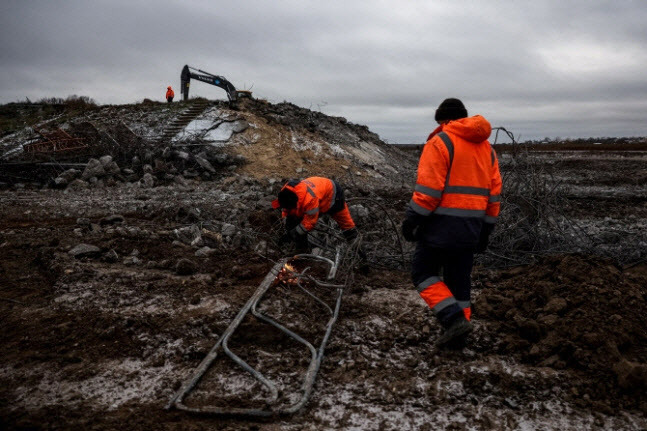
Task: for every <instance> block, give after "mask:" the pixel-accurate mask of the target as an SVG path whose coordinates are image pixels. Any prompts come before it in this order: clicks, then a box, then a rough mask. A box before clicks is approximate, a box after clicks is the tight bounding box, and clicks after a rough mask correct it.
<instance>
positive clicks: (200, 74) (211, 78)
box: [180, 65, 252, 102]
mask: <svg viewBox="0 0 647 431" xmlns="http://www.w3.org/2000/svg"><path fill="white" fill-rule="evenodd" d="M191 78H193V79H197V80H198V81H202V82H206V83H207V84H211V85H215V86H216V87H220V88H222V89H223V90H225V91H226V92H227V98H228V99H229V101H230V102H235V101H237V100H238V99H240V98H244V97H247V98H251V97H252V92H251V91H245V90H236V87H234V84H232V83H231V82H229V81H227V79H225V78H224V77H223V76H218V75H214V74H212V73H209V72H205V71H204V70H200V69H196V68H194V67H191V66H188V65H185V66H184V67H183V68H182V75H181V76H180V79H181V82H182V86H181V91H182V94H183V95H184V98H183V100H188V99H189V84H190V82H191Z"/></svg>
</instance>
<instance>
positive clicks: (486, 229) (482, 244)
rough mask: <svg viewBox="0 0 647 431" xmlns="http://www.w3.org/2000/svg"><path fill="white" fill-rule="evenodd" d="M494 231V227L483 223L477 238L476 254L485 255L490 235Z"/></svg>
mask: <svg viewBox="0 0 647 431" xmlns="http://www.w3.org/2000/svg"><path fill="white" fill-rule="evenodd" d="M493 230H494V225H493V224H492V223H483V227H482V228H481V235H480V236H479V242H478V244H476V253H485V250H487V246H488V243H489V242H490V234H491V233H492V231H493Z"/></svg>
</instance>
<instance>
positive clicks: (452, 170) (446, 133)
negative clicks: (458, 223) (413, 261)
mask: <svg viewBox="0 0 647 431" xmlns="http://www.w3.org/2000/svg"><path fill="white" fill-rule="evenodd" d="M491 131H492V127H491V126H490V123H489V122H488V121H487V120H486V119H485V118H483V117H482V116H480V115H475V116H473V117H468V118H461V119H459V120H453V121H450V122H449V123H447V124H443V125H441V126H439V127H438V128H437V129H436V130H435V131H434V132H433V133H432V134H431V135H430V139H429V140H428V141H427V143H426V144H425V147H424V149H423V151H422V155H421V156H420V162H419V164H418V178H417V180H416V186H415V189H414V192H413V198H412V199H411V201H410V202H409V207H410V209H411V210H413V211H414V212H416V213H418V214H420V215H422V216H429V215H432V214H435V215H438V216H448V217H451V218H455V217H457V218H461V219H468V220H471V221H477V220H478V222H479V230H480V223H482V222H486V223H495V222H496V219H497V217H498V215H499V210H500V205H501V203H500V200H501V196H500V195H501V174H500V172H499V162H498V160H497V157H496V153H495V152H494V149H493V148H492V146H491V145H490V143H489V142H488V141H487V139H488V137H489V136H490V133H491ZM465 221H467V220H465ZM463 225H465V223H463ZM477 235H478V233H477Z"/></svg>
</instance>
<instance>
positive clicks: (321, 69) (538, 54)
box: [0, 0, 647, 144]
mask: <svg viewBox="0 0 647 431" xmlns="http://www.w3.org/2000/svg"><path fill="white" fill-rule="evenodd" d="M0 42H1V43H0V59H1V61H0V88H1V89H2V91H1V92H0V103H8V102H16V101H20V100H24V99H25V98H26V97H28V98H29V99H30V100H32V101H35V100H38V99H40V98H43V97H66V96H68V95H71V94H77V95H84V96H89V97H91V98H93V99H94V100H95V101H97V102H98V103H101V104H122V103H134V102H140V101H142V100H143V99H144V98H150V99H154V100H160V101H162V100H164V93H165V91H166V87H167V85H172V86H173V88H174V89H176V99H179V96H180V95H179V85H180V71H181V69H182V67H183V66H184V65H185V64H188V65H190V66H194V67H197V68H200V69H203V70H206V71H208V72H211V73H214V74H217V75H222V76H224V77H226V78H227V79H228V80H229V81H231V82H232V83H233V84H234V85H235V86H236V87H237V88H238V89H249V88H251V90H252V91H253V93H254V96H255V97H259V98H265V99H267V100H269V101H270V102H273V103H278V102H282V101H288V102H292V103H294V104H297V105H299V106H303V107H306V108H310V109H314V110H320V111H322V112H324V113H326V114H330V115H338V116H343V117H346V118H347V119H348V120H349V121H352V122H354V123H358V124H366V125H368V126H369V128H370V129H371V130H373V131H374V132H376V133H378V134H379V135H380V137H382V139H385V140H386V141H388V142H391V143H403V144H405V143H420V142H422V141H424V139H425V138H426V136H427V134H428V133H429V132H430V130H432V129H433V128H434V127H435V123H434V121H433V116H434V112H435V109H436V107H437V106H438V104H439V103H440V102H441V101H442V100H443V99H445V98H447V97H458V98H460V99H461V100H463V102H464V103H465V105H466V107H467V109H468V112H469V114H470V115H472V114H477V113H478V114H482V115H484V116H485V117H486V118H488V119H489V120H490V122H491V123H492V124H493V125H494V126H503V127H506V128H507V129H509V130H510V131H512V132H513V133H514V134H515V136H517V137H518V138H520V139H521V140H525V139H535V138H541V137H544V136H548V137H557V136H559V137H598V136H647V1H642V0H636V1H622V0H615V1H596V0H577V1H568V0H561V1H542V0H535V1H512V0H510V1H457V0H454V1H444V0H438V1H431V0H427V1H368V0H366V1H360V0H345V1H335V0H325V1H316V2H314V1H305V0H300V1H297V0H293V1H280V0H274V1H268V0H256V1H246V0H235V1H222V0H204V1H187V0H184V1H170V0H169V1H167V0H154V1H153V0H150V1H137V0H127V1H123V0H110V1H93V0H82V1H65V0H56V1H53V0H50V1H36V0H2V1H1V2H0ZM191 95H197V96H203V97H207V98H209V99H226V94H225V92H224V91H223V90H222V89H220V88H218V87H214V86H211V85H208V84H204V83H200V82H195V83H192V85H191Z"/></svg>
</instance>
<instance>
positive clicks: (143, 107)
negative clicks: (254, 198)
mask: <svg viewBox="0 0 647 431" xmlns="http://www.w3.org/2000/svg"><path fill="white" fill-rule="evenodd" d="M4 108H5V109H9V107H7V106H5V107H4ZM15 116H16V117H17V118H19V120H20V121H16V122H15V125H14V126H12V127H9V126H6V127H4V128H2V127H0V133H1V135H0V161H11V162H13V163H12V164H9V163H6V164H5V165H6V166H5V165H3V169H4V170H7V169H9V168H11V169H12V170H13V171H12V172H11V173H10V174H11V175H9V174H7V175H4V176H2V175H0V180H2V181H6V182H8V183H11V184H13V183H16V182H18V181H22V182H24V181H27V180H29V179H30V178H31V179H32V181H34V182H38V183H40V185H45V184H47V182H48V181H47V180H48V179H54V178H55V177H56V175H58V174H60V173H61V172H60V171H58V172H56V173H52V172H50V171H51V170H52V169H54V168H52V166H51V165H52V164H51V163H50V164H47V165H46V166H47V167H48V169H49V171H47V172H45V173H44V174H42V175H35V174H33V173H30V172H29V171H33V170H34V169H35V167H37V165H38V166H40V165H41V164H42V162H43V161H51V159H54V160H56V161H57V162H63V161H65V162H66V163H67V164H68V165H69V164H70V163H74V164H75V165H74V167H75V168H77V169H80V170H82V168H83V165H82V164H83V163H85V162H87V161H88V160H90V159H91V158H99V157H102V156H105V155H110V156H111V157H112V159H113V160H114V161H115V162H117V164H118V167H119V168H120V172H119V173H120V175H117V176H116V181H119V182H133V181H135V180H139V179H140V178H141V177H142V175H144V174H146V173H147V172H148V173H151V174H153V175H154V177H155V179H156V180H157V181H156V182H157V183H169V182H171V181H175V180H176V177H178V176H181V177H183V178H185V179H186V178H196V177H198V176H199V177H200V178H202V179H203V180H212V179H214V178H216V177H223V176H228V175H231V174H232V171H235V173H236V174H242V175H246V176H249V177H252V178H255V179H267V178H273V179H276V180H281V179H286V178H304V177H308V176H317V175H318V176H327V177H333V178H336V179H338V180H340V182H342V183H344V184H347V185H348V186H352V185H357V186H362V187H363V188H366V187H368V188H375V187H377V188H384V187H387V188H392V187H394V186H395V187H399V186H401V185H403V184H407V185H408V184H409V183H410V182H411V179H412V177H413V175H414V170H415V166H416V163H415V162H416V160H415V157H414V156H412V155H411V154H409V153H405V152H403V151H400V150H399V149H397V148H395V147H394V146H392V145H388V144H387V143H385V142H383V141H382V140H381V139H380V137H379V136H378V135H377V134H375V133H373V132H371V131H370V130H369V129H368V127H366V126H363V125H357V124H353V123H351V122H349V121H347V120H346V119H345V118H342V117H333V116H328V115H325V114H323V113H321V112H315V111H311V110H309V109H305V108H301V107H298V106H296V105H294V104H291V103H285V102H284V103H279V104H272V103H268V102H266V101H263V100H255V99H246V100H242V101H241V102H240V103H238V104H237V105H231V104H229V103H225V102H222V101H207V100H204V99H199V100H198V99H194V100H190V101H188V102H181V103H174V104H170V105H169V104H150V103H143V104H137V105H120V106H101V107H92V108H91V109H90V108H88V109H87V110H85V111H84V110H81V111H78V110H76V111H65V112H64V113H56V112H50V111H43V112H40V111H39V115H38V116H33V115H32V116H29V117H27V116H26V114H25V113H24V112H23V111H20V110H18V109H17V108H15ZM32 117H33V118H32ZM12 124H14V123H12ZM28 125H29V126H28ZM38 130H42V131H44V130H49V131H57V133H59V134H60V133H65V134H66V136H69V137H71V138H73V139H78V140H79V142H81V143H82V145H81V144H79V145H80V148H79V149H69V148H66V149H60V148H59V149H56V150H55V148H58V147H56V146H55V144H54V143H53V142H52V141H51V140H50V141H47V140H46V137H45V136H44V135H43V134H42V133H44V132H42V133H37V131H38ZM28 142H34V143H38V145H39V147H38V151H36V150H34V151H31V152H29V151H27V152H26V151H25V150H24V149H23V144H25V143H28ZM37 162H41V163H40V164H39V163H37ZM16 163H18V165H16ZM77 165H78V166H77ZM147 165H148V168H146V167H147ZM57 168H61V166H57ZM14 171H15V172H14ZM25 172H27V173H25ZM50 177H51V178H50ZM99 179H101V178H99ZM84 180H85V178H84ZM148 182H149V183H150V182H151V181H150V179H149V180H148ZM65 184H66V185H67V182H66V183H65ZM93 184H94V182H93Z"/></svg>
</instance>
